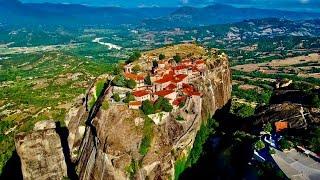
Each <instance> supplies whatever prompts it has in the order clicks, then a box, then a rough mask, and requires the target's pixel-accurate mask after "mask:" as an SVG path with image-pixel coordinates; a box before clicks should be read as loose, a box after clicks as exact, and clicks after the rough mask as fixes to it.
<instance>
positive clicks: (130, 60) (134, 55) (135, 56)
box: [126, 51, 141, 64]
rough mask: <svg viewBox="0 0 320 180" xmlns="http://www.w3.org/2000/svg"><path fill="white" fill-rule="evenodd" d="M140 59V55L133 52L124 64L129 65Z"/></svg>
mask: <svg viewBox="0 0 320 180" xmlns="http://www.w3.org/2000/svg"><path fill="white" fill-rule="evenodd" d="M140 57H141V53H140V52H138V51H135V52H133V54H132V55H131V56H130V57H129V58H128V60H127V61H126V64H130V63H132V62H134V61H136V60H138V59H139V58H140Z"/></svg>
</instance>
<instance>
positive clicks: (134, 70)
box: [132, 64, 141, 73]
mask: <svg viewBox="0 0 320 180" xmlns="http://www.w3.org/2000/svg"><path fill="white" fill-rule="evenodd" d="M140 70H141V67H140V65H138V64H137V65H135V66H133V67H132V71H133V72H134V73H138V72H139V71H140Z"/></svg>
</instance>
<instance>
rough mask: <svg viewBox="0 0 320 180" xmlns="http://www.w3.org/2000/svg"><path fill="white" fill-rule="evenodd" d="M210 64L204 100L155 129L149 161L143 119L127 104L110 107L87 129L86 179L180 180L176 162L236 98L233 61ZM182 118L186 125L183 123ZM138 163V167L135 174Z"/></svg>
mask: <svg viewBox="0 0 320 180" xmlns="http://www.w3.org/2000/svg"><path fill="white" fill-rule="evenodd" d="M206 64H207V68H208V70H207V72H206V74H205V76H204V77H202V78H200V79H198V80H195V81H194V82H193V84H194V85H195V86H196V87H197V88H198V89H199V90H200V91H201V92H202V93H203V96H202V97H196V96H194V97H192V98H190V99H188V100H187V102H186V105H185V106H184V107H182V108H181V109H178V110H177V111H175V112H173V113H170V115H169V116H168V117H166V118H165V119H163V120H162V122H163V123H162V124H161V125H158V126H156V125H154V124H153V125H152V141H151V146H150V148H149V149H148V152H147V153H146V154H145V155H144V156H142V155H141V154H140V152H139V148H140V145H141V142H142V139H143V137H144V136H145V133H144V122H143V121H144V118H143V115H142V114H141V113H140V112H139V111H134V110H129V109H128V107H127V106H126V105H115V104H110V107H109V108H108V109H107V110H104V109H103V108H100V110H99V111H98V112H97V114H96V115H95V117H94V118H93V119H92V123H91V124H92V125H91V126H88V127H87V128H86V133H85V136H84V138H83V141H82V146H81V147H80V150H79V159H78V160H79V161H78V162H79V163H78V167H77V172H78V174H79V177H80V179H128V178H135V179H146V178H149V179H158V178H161V179H170V178H172V177H174V163H175V161H176V159H177V158H178V157H181V156H186V155H187V153H188V150H189V149H190V148H192V145H193V142H194V139H195V136H196V134H197V131H198V130H199V128H200V125H201V123H202V121H203V120H206V119H207V118H208V117H210V116H211V115H213V114H214V112H215V111H216V110H217V109H219V108H222V107H223V106H224V105H225V104H226V103H227V102H228V100H229V99H230V97H231V75H230V69H229V64H228V59H227V57H225V56H220V57H217V58H208V59H207V60H206ZM106 97H107V96H106ZM178 115H179V116H181V117H183V119H184V120H185V121H177V120H176V118H177V116H178ZM133 164H136V166H135V167H136V168H134V171H132V166H133ZM130 172H131V173H130ZM130 175H131V177H130Z"/></svg>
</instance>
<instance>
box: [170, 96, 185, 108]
mask: <svg viewBox="0 0 320 180" xmlns="http://www.w3.org/2000/svg"><path fill="white" fill-rule="evenodd" d="M185 100H186V97H185V96H182V97H178V98H176V99H175V100H174V101H173V102H172V104H173V105H175V106H179V105H180V104H181V103H182V102H183V101H185Z"/></svg>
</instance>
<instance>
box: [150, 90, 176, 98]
mask: <svg viewBox="0 0 320 180" xmlns="http://www.w3.org/2000/svg"><path fill="white" fill-rule="evenodd" d="M173 92H174V91H173V90H162V91H157V92H155V93H154V94H155V95H157V96H161V97H164V96H167V95H169V94H172V93H173Z"/></svg>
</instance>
